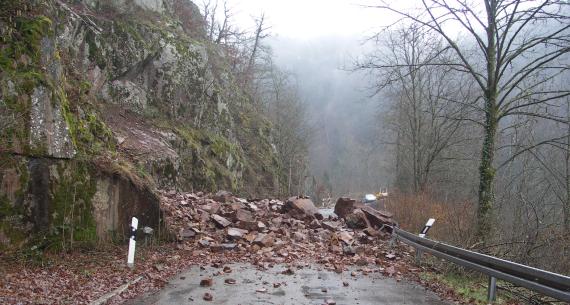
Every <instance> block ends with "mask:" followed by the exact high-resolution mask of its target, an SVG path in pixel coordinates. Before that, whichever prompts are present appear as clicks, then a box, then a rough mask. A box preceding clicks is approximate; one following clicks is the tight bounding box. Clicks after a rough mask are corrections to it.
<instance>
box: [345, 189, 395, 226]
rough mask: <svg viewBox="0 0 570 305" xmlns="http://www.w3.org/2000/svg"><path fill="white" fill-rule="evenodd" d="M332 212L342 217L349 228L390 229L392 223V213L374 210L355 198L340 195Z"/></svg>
mask: <svg viewBox="0 0 570 305" xmlns="http://www.w3.org/2000/svg"><path fill="white" fill-rule="evenodd" d="M334 213H335V214H336V215H338V217H340V218H344V219H345V221H346V224H347V226H348V227H349V228H354V229H364V228H367V227H368V228H374V227H375V228H378V229H381V228H384V229H386V230H387V231H390V230H391V227H392V226H393V225H394V221H393V220H392V216H393V215H392V213H390V212H387V211H380V210H376V209H375V208H373V207H371V206H367V205H364V204H362V203H359V202H356V200H354V199H351V198H347V197H341V198H339V199H338V200H337V202H336V205H335V207H334Z"/></svg>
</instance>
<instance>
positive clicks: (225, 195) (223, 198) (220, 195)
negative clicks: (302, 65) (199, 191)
mask: <svg viewBox="0 0 570 305" xmlns="http://www.w3.org/2000/svg"><path fill="white" fill-rule="evenodd" d="M232 197H233V196H232V193H230V192H228V191H218V192H217V193H216V194H215V195H214V196H213V197H212V199H214V200H216V201H218V202H230V201H231V199H232Z"/></svg>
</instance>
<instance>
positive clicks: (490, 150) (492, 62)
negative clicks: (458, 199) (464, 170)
mask: <svg viewBox="0 0 570 305" xmlns="http://www.w3.org/2000/svg"><path fill="white" fill-rule="evenodd" d="M485 9H486V11H487V22H488V27H487V29H486V32H487V54H486V56H487V58H486V62H487V88H486V90H485V130H484V133H485V134H484V139H483V149H482V151H481V165H480V167H479V205H478V209H477V228H476V229H477V231H476V232H475V234H476V235H475V237H476V238H477V239H478V241H481V242H483V243H485V242H487V241H488V240H489V237H490V236H491V229H492V225H493V217H492V214H493V203H494V201H495V192H494V182H495V167H494V166H493V160H494V157H495V140H496V137H497V129H498V125H499V109H498V107H497V98H498V96H499V91H498V89H497V88H498V80H497V74H496V71H497V49H496V40H495V38H496V37H495V33H496V30H497V28H496V24H495V21H496V19H495V18H496V9H497V1H496V0H490V1H485Z"/></svg>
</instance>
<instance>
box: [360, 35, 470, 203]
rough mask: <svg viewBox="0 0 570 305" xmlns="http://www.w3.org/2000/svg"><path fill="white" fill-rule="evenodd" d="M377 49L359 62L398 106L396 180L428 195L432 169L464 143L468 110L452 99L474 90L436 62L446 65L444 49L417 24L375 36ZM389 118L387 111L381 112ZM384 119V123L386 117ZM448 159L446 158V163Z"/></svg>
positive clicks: (394, 125)
mask: <svg viewBox="0 0 570 305" xmlns="http://www.w3.org/2000/svg"><path fill="white" fill-rule="evenodd" d="M375 41H376V43H377V45H379V47H378V49H377V50H376V51H375V52H373V53H371V54H369V55H367V56H366V57H365V59H364V60H363V61H361V62H359V63H357V65H356V68H357V69H364V70H367V71H369V72H370V73H372V74H373V75H374V79H375V80H376V90H382V89H385V90H384V91H385V92H386V93H389V94H390V96H391V97H392V100H394V102H395V106H394V109H393V112H394V114H393V115H392V119H388V120H387V121H388V122H390V123H389V126H390V127H391V128H392V129H393V130H394V135H395V136H396V139H395V143H396V146H397V147H396V154H397V156H396V159H397V161H398V162H397V163H398V165H397V168H398V169H397V173H396V175H397V177H400V178H397V181H399V182H400V185H398V187H399V188H400V189H401V190H405V189H407V188H408V187H407V185H406V184H407V183H406V182H405V181H406V180H407V179H406V177H408V176H409V177H411V178H412V181H411V183H410V184H411V189H412V190H413V191H414V192H415V193H418V192H422V191H425V190H426V188H427V186H428V182H429V180H430V177H431V174H432V170H433V169H434V168H435V167H436V166H438V165H439V164H438V163H442V162H446V161H449V160H451V158H450V156H449V155H448V156H445V153H446V151H448V150H449V149H451V148H452V147H453V146H457V145H460V144H462V142H465V141H466V140H467V139H468V137H460V135H461V134H462V129H463V130H465V126H464V124H462V123H463V120H464V119H466V118H467V117H468V115H469V109H468V108H467V107H464V106H462V105H460V107H457V104H450V103H449V100H462V101H467V100H468V99H469V98H470V96H469V94H470V93H471V90H469V85H468V84H467V83H466V82H462V80H463V79H462V77H461V75H458V73H457V72H456V71H454V70H453V69H450V68H449V67H446V66H444V65H438V64H434V63H435V62H436V60H438V61H445V62H447V58H446V54H445V53H446V49H445V47H444V45H443V43H442V42H441V41H440V40H439V38H438V37H435V36H434V35H433V34H430V33H429V32H425V31H423V30H422V29H421V27H419V26H417V25H416V24H413V25H411V26H407V27H403V28H399V29H397V30H395V31H392V32H389V33H387V37H386V39H383V37H380V36H377V37H375ZM382 111H383V112H384V113H385V112H386V111H385V109H382ZM384 119H385V120H386V118H384ZM444 157H445V158H444Z"/></svg>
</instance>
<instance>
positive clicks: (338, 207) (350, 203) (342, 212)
mask: <svg viewBox="0 0 570 305" xmlns="http://www.w3.org/2000/svg"><path fill="white" fill-rule="evenodd" d="M361 206H362V204H358V203H357V202H356V200H354V199H352V198H348V197H340V198H339V199H338V200H337V201H336V204H335V206H334V213H335V214H336V215H337V216H338V217H340V218H346V216H347V215H348V214H352V212H353V211H354V209H357V208H359V207H361Z"/></svg>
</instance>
